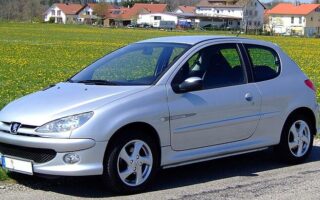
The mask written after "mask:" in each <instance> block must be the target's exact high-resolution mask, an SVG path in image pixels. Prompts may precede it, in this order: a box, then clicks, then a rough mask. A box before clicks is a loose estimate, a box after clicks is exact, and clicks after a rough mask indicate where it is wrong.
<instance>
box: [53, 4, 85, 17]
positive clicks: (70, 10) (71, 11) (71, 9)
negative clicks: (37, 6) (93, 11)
mask: <svg viewBox="0 0 320 200" xmlns="http://www.w3.org/2000/svg"><path fill="white" fill-rule="evenodd" d="M55 5H56V6H57V7H58V8H60V10H61V11H62V12H64V13H65V14H66V15H75V14H77V13H78V12H79V11H80V10H82V9H83V7H84V6H83V5H81V4H74V3H68V4H65V3H56V4H55Z"/></svg>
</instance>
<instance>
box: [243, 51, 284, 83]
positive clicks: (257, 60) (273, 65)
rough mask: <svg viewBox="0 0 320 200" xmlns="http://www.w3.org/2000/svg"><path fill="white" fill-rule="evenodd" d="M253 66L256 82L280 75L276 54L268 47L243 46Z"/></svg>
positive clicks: (278, 60)
mask: <svg viewBox="0 0 320 200" xmlns="http://www.w3.org/2000/svg"><path fill="white" fill-rule="evenodd" d="M245 47H246V49H247V52H248V55H249V58H250V60H251V63H252V66H253V76H254V80H255V81H256V82H259V81H266V80H270V79H273V78H275V77H277V76H278V75H279V73H280V59H279V56H278V54H277V53H276V52H275V51H274V50H273V49H270V48H268V47H264V46H257V45H245Z"/></svg>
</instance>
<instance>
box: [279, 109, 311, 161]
mask: <svg viewBox="0 0 320 200" xmlns="http://www.w3.org/2000/svg"><path fill="white" fill-rule="evenodd" d="M312 127H313V126H312V124H311V123H310V120H309V119H308V118H307V117H305V116H303V115H296V116H293V117H291V118H289V119H288V120H287V122H286V124H285V126H284V128H283V131H282V136H281V142H280V144H279V145H278V146H277V147H276V148H275V150H276V153H277V154H278V155H279V156H280V157H281V158H282V159H283V160H285V161H287V162H290V163H301V162H303V161H304V160H305V159H306V158H307V157H308V156H309V155H310V152H311V150H312V147H313V135H314V128H312Z"/></svg>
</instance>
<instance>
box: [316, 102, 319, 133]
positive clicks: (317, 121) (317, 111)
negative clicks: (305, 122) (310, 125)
mask: <svg viewBox="0 0 320 200" xmlns="http://www.w3.org/2000/svg"><path fill="white" fill-rule="evenodd" d="M315 115H316V126H317V127H316V129H317V134H320V105H319V104H317V106H316V113H315Z"/></svg>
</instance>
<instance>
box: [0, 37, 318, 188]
mask: <svg viewBox="0 0 320 200" xmlns="http://www.w3.org/2000/svg"><path fill="white" fill-rule="evenodd" d="M318 118H319V114H318V104H317V101H316V91H315V87H314V86H313V84H312V82H311V81H310V80H309V79H308V78H307V77H306V75H304V74H303V72H302V71H301V70H300V69H299V67H298V66H297V64H295V62H293V61H292V60H291V59H290V58H289V57H288V56H287V55H286V54H285V53H284V52H283V51H282V50H281V49H280V48H279V47H278V46H276V45H274V44H271V43H267V42H263V41H257V40H251V39H241V38H234V37H220V36H219V37H214V36H182V37H164V38H156V39H150V40H146V41H142V42H137V43H134V44H130V45H128V46H126V47H123V48H121V49H119V50H117V51H114V52H112V53H111V54H108V55H106V56H105V57H103V58H101V59H100V60H98V61H96V62H94V63H93V64H91V65H90V66H88V67H87V68H85V69H84V70H82V71H81V72H79V73H78V74H76V75H75V76H73V77H72V78H70V79H69V80H68V81H66V82H62V83H58V84H56V85H55V86H52V87H49V88H47V89H44V90H42V91H39V92H36V93H33V94H30V95H27V96H25V97H23V98H20V99H18V100H15V101H14V102H12V103H10V104H8V105H7V106H6V107H5V108H3V109H2V110H1V111H0V152H1V165H2V166H3V167H4V168H6V169H8V170H11V171H15V172H18V173H25V174H30V175H33V174H40V175H56V176H89V175H101V177H102V179H103V180H104V182H105V183H106V184H107V186H108V187H109V188H110V189H111V190H113V191H115V192H120V193H126V194H128V193H135V192H140V191H142V190H144V189H146V187H147V186H149V185H150V184H151V181H152V180H153V179H154V177H155V175H156V173H157V171H158V169H160V168H169V167H174V166H180V165H185V164H190V163H195V162H200V161H205V160H211V159H216V158H221V157H226V156H231V155H237V154H243V153H248V152H253V151H259V150H263V149H266V148H267V147H270V146H272V147H274V150H275V152H276V155H278V156H279V157H280V158H282V159H283V160H286V161H289V162H291V163H299V162H302V161H303V160H305V159H306V158H307V157H308V155H309V154H310V151H311V149H312V146H313V138H314V135H315V134H316V133H317V129H318V123H317V122H318Z"/></svg>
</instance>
